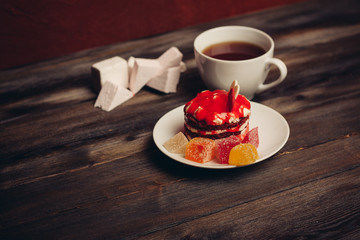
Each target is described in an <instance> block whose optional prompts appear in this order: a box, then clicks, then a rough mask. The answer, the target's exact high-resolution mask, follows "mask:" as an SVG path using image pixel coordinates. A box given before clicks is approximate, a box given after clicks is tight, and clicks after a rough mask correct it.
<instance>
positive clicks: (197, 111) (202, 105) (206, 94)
mask: <svg viewBox="0 0 360 240" xmlns="http://www.w3.org/2000/svg"><path fill="white" fill-rule="evenodd" d="M184 111H185V113H186V114H188V115H190V116H192V117H194V118H195V119H196V120H197V121H199V122H205V123H206V124H207V125H222V124H224V123H233V122H237V121H238V120H239V119H240V118H243V117H248V115H249V114H250V102H249V100H247V99H246V98H245V96H243V95H240V94H239V95H238V96H237V98H236V100H235V102H234V105H233V108H232V111H229V109H228V92H227V91H225V90H215V91H208V90H206V91H203V92H201V93H199V94H198V95H197V96H196V98H194V99H192V100H191V101H190V102H188V103H187V104H186V105H185V108H184Z"/></svg>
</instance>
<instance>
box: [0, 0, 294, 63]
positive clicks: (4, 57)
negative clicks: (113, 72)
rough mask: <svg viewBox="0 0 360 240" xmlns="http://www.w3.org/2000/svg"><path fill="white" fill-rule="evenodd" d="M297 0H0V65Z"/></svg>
mask: <svg viewBox="0 0 360 240" xmlns="http://www.w3.org/2000/svg"><path fill="white" fill-rule="evenodd" d="M299 1H300V0H118V1H116V0H0V22H1V23H0V53H1V60H0V69H4V68H9V67H13V66H17V65H21V64H26V63H31V62H35V61H40V60H45V59H49V58H53V57H57V56H61V55H65V54H69V53H72V52H75V51H80V50H84V49H89V48H94V47H98V46H102V45H107V44H112V43H116V42H122V41H127V40H131V39H135V38H140V37H144V36H149V35H154V34H158V33H163V32H167V31H171V30H175V29H179V28H182V27H186V26H191V25H196V24H200V23H203V22H206V21H212V20H216V19H221V18H227V17H231V16H234V15H239V14H242V13H246V12H251V11H256V10H260V9H264V8H269V7H275V6H278V5H282V4H289V3H293V2H299Z"/></svg>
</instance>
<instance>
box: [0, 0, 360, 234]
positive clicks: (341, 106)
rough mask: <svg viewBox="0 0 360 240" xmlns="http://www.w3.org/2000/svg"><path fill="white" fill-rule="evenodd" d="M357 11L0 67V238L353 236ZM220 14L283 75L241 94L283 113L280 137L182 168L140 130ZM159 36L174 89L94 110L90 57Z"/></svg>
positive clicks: (169, 104)
mask: <svg viewBox="0 0 360 240" xmlns="http://www.w3.org/2000/svg"><path fill="white" fill-rule="evenodd" d="M325 5H326V7H324V6H325ZM359 14H360V4H359V3H358V2H357V1H355V0H347V1H341V2H339V1H324V0H316V1H308V2H304V3H299V4H294V5H289V6H285V7H279V8H276V9H271V10H267V11H261V12H257V13H254V14H249V15H245V16H240V17H234V18H230V19H225V20H221V21H216V22H210V23H206V24H203V25H199V26H196V27H191V28H185V29H181V30H179V31H175V32H170V33H167V34H162V35H159V36H156V37H151V38H147V39H140V40H136V41H131V42H127V43H121V44H115V45H111V46H106V47H102V48H97V49H93V50H89V51H84V52H79V53H76V54H73V55H69V56H66V57H63V58H58V59H54V60H51V61H46V62H42V63H36V64H33V65H29V66H24V67H20V68H15V69H12V70H7V71H2V72H0V99H1V101H0V159H1V160H0V239H256V238H257V239H358V238H360V231H359V229H360V195H359V193H360V191H359V190H360V180H359V174H360V170H359V169H360V168H359V167H360V124H359V123H360V114H359V110H360V69H359V66H360V58H359V57H358V56H359V55H360V45H359V44H358V43H359V42H360V19H359V17H358V16H359ZM230 24H231V25H233V24H235V25H248V26H252V27H257V28H260V29H262V30H264V31H266V32H268V33H269V34H270V35H271V36H273V38H274V40H275V45H276V50H275V55H276V57H278V58H280V59H282V60H284V62H285V63H286V65H287V66H288V70H289V74H288V76H287V78H286V80H285V81H284V82H283V83H282V84H281V85H279V87H277V88H275V89H272V90H269V91H267V92H264V93H263V94H261V95H257V96H256V97H255V99H254V101H257V102H260V103H262V104H265V105H267V106H270V107H271V108H273V109H275V110H277V111H279V112H280V113H281V114H282V115H283V116H284V117H285V118H286V120H287V121H288V123H289V125H290V131H291V133H290V138H289V141H288V142H287V144H286V145H285V146H284V148H283V149H281V150H280V151H279V152H278V153H277V154H275V155H274V156H273V157H271V158H269V159H268V160H267V161H264V162H262V163H261V164H257V165H254V166H250V167H246V168H238V169H231V170H225V171H219V170H210V169H199V168H194V167H190V166H186V165H183V164H180V163H178V162H175V161H173V160H172V159H170V158H167V157H166V156H165V155H163V154H162V153H161V152H160V151H159V150H158V149H157V148H156V146H155V144H154V142H153V140H152V130H153V127H154V125H155V123H156V122H157V120H158V119H159V118H160V117H161V116H162V115H163V114H165V113H166V112H168V111H169V110H171V109H173V108H175V107H177V106H179V105H182V104H184V103H186V102H187V101H189V100H190V99H191V98H193V97H194V96H195V95H196V93H198V92H199V91H201V90H203V89H205V86H204V84H203V83H202V82H201V79H200V76H199V74H198V72H197V70H196V66H195V62H194V59H193V52H192V42H193V39H194V38H195V36H196V35H197V34H199V33H200V32H201V31H203V30H205V29H208V28H211V27H215V26H221V25H230ZM171 46H176V47H178V48H179V49H180V51H181V52H182V53H183V54H184V61H185V63H186V64H187V67H188V70H187V71H186V72H184V73H182V75H181V81H180V84H179V86H178V91H177V93H175V94H168V95H167V94H161V93H159V92H157V91H153V90H151V89H149V88H144V89H142V90H141V91H140V92H139V93H138V94H137V95H136V96H135V97H134V98H132V99H131V100H129V101H128V102H126V103H124V104H122V105H121V106H119V107H117V108H116V109H114V110H113V111H111V112H104V111H101V110H99V109H96V108H94V106H93V105H94V102H95V99H96V97H97V93H96V92H95V91H94V90H93V89H92V84H91V76H90V66H91V65H92V64H93V63H95V62H97V61H99V60H102V59H106V58H109V57H112V56H116V55H118V56H122V57H124V58H128V57H130V56H135V57H149V58H155V57H157V56H159V55H160V54H161V53H162V52H163V51H165V50H166V49H168V48H169V47H171ZM276 74H277V73H276V71H273V72H272V73H271V76H270V78H272V77H275V76H276ZM260 141H261V139H260Z"/></svg>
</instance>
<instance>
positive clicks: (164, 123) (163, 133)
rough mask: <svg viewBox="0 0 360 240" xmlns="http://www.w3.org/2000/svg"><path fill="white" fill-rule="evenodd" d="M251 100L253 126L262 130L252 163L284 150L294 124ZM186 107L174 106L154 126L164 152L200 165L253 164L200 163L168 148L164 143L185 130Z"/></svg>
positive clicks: (178, 159)
mask: <svg viewBox="0 0 360 240" xmlns="http://www.w3.org/2000/svg"><path fill="white" fill-rule="evenodd" d="M250 103H251V116H250V123H249V124H250V130H251V129H252V128H254V127H258V131H259V147H258V153H259V159H257V160H256V161H255V162H254V163H252V164H249V165H253V164H256V163H259V162H262V161H264V160H266V159H268V158H270V157H271V156H273V155H274V154H276V153H277V152H278V151H280V149H281V148H282V147H283V146H284V145H285V144H286V142H287V140H288V138H289V135H290V128H289V124H288V122H287V121H286V119H285V118H284V117H283V116H282V115H281V114H280V113H279V112H277V111H275V110H274V109H272V108H270V107H268V106H265V105H263V104H261V103H257V102H252V101H250ZM183 108H184V105H181V106H178V107H176V108H174V109H172V110H170V111H169V112H167V113H166V114H164V115H163V116H162V117H161V118H160V119H159V120H158V121H157V123H156V124H155V126H154V129H153V140H154V142H155V145H156V146H157V147H158V149H159V150H160V151H161V152H162V153H164V154H165V155H166V156H168V157H169V158H171V159H173V160H175V161H178V162H180V163H183V164H186V165H190V166H194V167H200V168H210V169H231V168H237V167H246V166H249V165H246V166H235V165H228V164H221V163H218V162H216V160H212V161H210V162H207V163H197V162H194V161H190V160H188V159H185V157H184V154H175V153H170V152H168V151H167V150H166V149H165V147H164V146H163V144H164V143H165V142H166V141H167V140H168V139H170V138H171V137H172V136H174V135H175V134H177V133H178V132H180V131H182V132H183V131H184V112H183Z"/></svg>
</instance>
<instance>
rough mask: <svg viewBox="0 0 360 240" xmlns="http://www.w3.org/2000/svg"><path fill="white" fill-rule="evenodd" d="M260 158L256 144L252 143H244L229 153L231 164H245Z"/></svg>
mask: <svg viewBox="0 0 360 240" xmlns="http://www.w3.org/2000/svg"><path fill="white" fill-rule="evenodd" d="M258 158H259V154H258V152H257V149H256V147H255V146H254V145H252V144H250V143H242V144H239V145H236V146H235V147H233V149H231V151H230V155H229V164H230V165H237V166H245V165H248V164H251V163H254V162H255V161H256V159H258Z"/></svg>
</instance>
